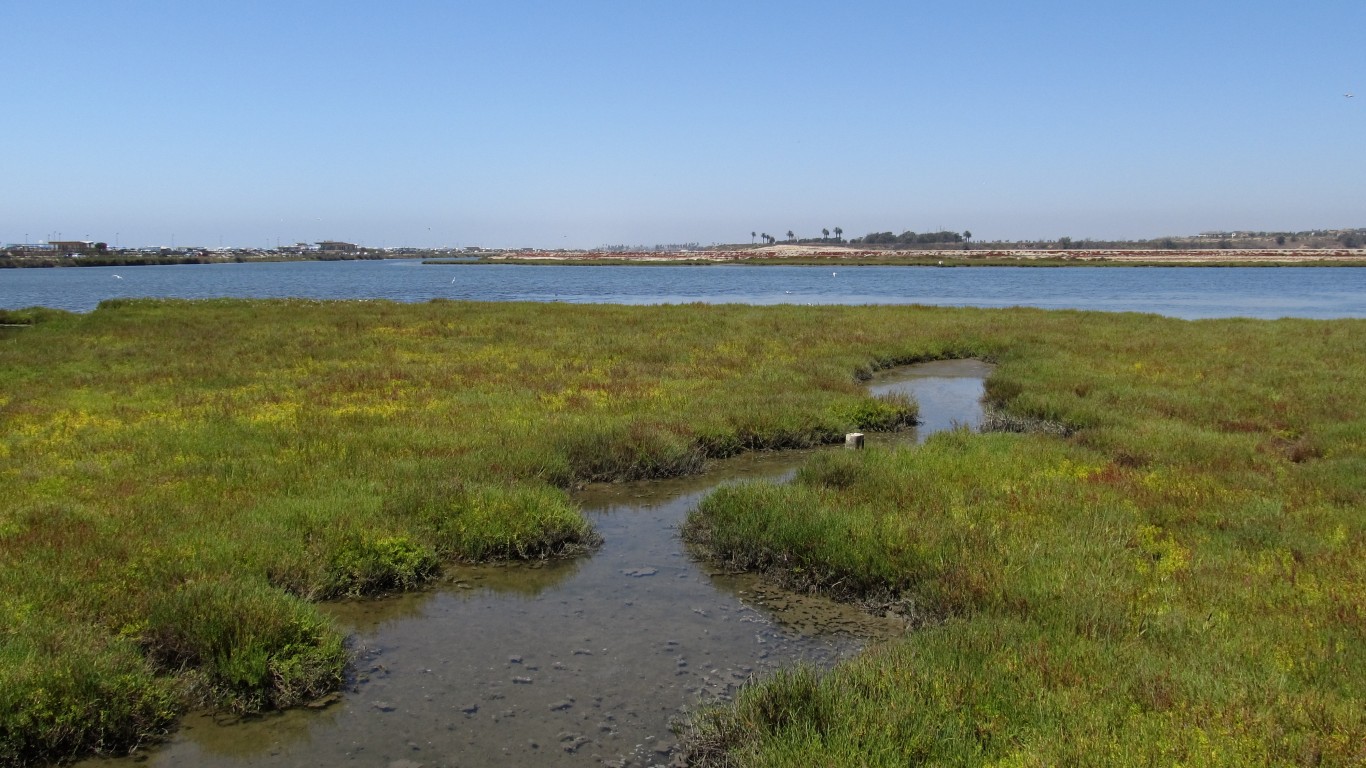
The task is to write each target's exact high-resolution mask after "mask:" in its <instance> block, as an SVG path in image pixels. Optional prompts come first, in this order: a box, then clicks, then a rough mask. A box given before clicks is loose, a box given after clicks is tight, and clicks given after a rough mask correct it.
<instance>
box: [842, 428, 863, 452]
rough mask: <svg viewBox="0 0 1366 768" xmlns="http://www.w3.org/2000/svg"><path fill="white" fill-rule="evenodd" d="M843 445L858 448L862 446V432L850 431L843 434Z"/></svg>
mask: <svg viewBox="0 0 1366 768" xmlns="http://www.w3.org/2000/svg"><path fill="white" fill-rule="evenodd" d="M844 447H845V448H853V449H855V450H859V449H862V448H863V433H862V432H850V433H849V434H847V435H845V436H844Z"/></svg>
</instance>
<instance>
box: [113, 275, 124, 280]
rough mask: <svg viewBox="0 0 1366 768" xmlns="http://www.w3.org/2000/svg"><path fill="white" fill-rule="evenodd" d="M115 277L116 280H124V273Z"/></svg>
mask: <svg viewBox="0 0 1366 768" xmlns="http://www.w3.org/2000/svg"><path fill="white" fill-rule="evenodd" d="M114 279H115V280H122V279H123V275H114Z"/></svg>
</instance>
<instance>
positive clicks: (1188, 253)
mask: <svg viewBox="0 0 1366 768" xmlns="http://www.w3.org/2000/svg"><path fill="white" fill-rule="evenodd" d="M495 258H500V259H507V260H518V261H585V260H611V261H636V262H655V263H668V262H679V261H691V262H697V261H713V262H728V261H741V260H745V261H753V260H765V259H767V260H772V261H775V262H782V261H801V262H810V261H878V262H883V263H888V262H896V261H898V260H903V259H904V260H906V261H912V262H923V261H925V260H929V259H933V260H936V261H944V262H952V263H962V264H971V263H973V262H975V261H994V262H999V261H1010V260H1015V261H1037V260H1049V261H1057V260H1061V261H1078V262H1083V263H1084V262H1117V263H1124V262H1136V263H1144V264H1154V263H1156V264H1174V265H1175V264H1221V263H1222V264H1248V263H1265V264H1296V263H1323V262H1352V263H1354V262H1363V261H1366V249H1303V250H1288V249H1243V248H1229V249H1214V248H1209V249H1184V250H1091V249H1069V250H994V249H990V248H980V249H976V248H975V249H973V250H966V251H965V250H904V251H903V250H874V249H862V248H856V247H843V246H820V245H769V246H764V247H762V248H746V249H743V250H734V251H711V250H708V251H682V252H671V253H655V252H639V251H632V252H609V251H572V252H570V251H554V252H547V251H519V252H508V253H504V254H502V255H501V256H498V257H495Z"/></svg>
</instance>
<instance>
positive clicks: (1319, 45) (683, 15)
mask: <svg viewBox="0 0 1366 768" xmlns="http://www.w3.org/2000/svg"><path fill="white" fill-rule="evenodd" d="M0 27H3V28H4V29H5V30H6V40H5V48H6V54H7V55H6V57H5V59H6V65H5V66H6V71H7V76H6V77H4V78H0V103H3V104H4V105H5V108H6V115H5V119H4V120H3V122H2V123H0V126H3V127H0V142H2V143H3V145H4V146H5V147H6V151H5V152H4V153H3V154H0V172H2V173H3V178H4V179H5V180H6V182H7V183H6V184H4V185H3V189H2V190H0V242H23V241H30V242H36V241H38V240H45V239H49V238H50V237H54V236H56V234H57V233H60V234H61V236H62V237H64V238H66V239H96V240H106V241H108V242H110V243H111V244H115V243H117V244H119V245H123V246H125V247H126V246H132V245H164V244H169V243H171V242H172V241H175V242H177V243H180V244H195V245H200V246H206V247H214V246H217V245H220V244H221V245H232V246H244V247H251V246H274V245H275V244H276V243H277V242H279V243H284V244H287V243H292V242H294V241H316V240H321V239H340V240H348V241H353V242H359V243H362V244H364V245H370V246H402V245H409V246H418V247H430V246H451V245H454V246H464V245H476V244H477V245H484V246H489V247H521V246H533V247H542V248H557V247H572V248H579V247H594V246H598V245H603V244H610V243H645V244H649V243H664V242H700V243H704V244H705V243H710V242H748V238H749V233H750V232H751V231H767V232H770V233H777V234H781V233H785V232H786V231H787V230H789V229H791V230H793V231H795V232H796V233H797V235H798V236H814V235H818V234H819V231H820V229H821V228H822V227H826V228H831V229H833V228H834V227H835V226H840V227H842V228H843V230H844V232H845V235H846V236H851V237H852V236H858V235H862V234H864V233H865V232H868V231H873V230H889V229H890V230H896V231H900V230H902V229H913V230H916V231H930V230H939V229H951V230H955V231H962V230H964V229H970V230H972V232H973V234H974V238H975V239H980V240H992V239H1052V238H1057V237H1061V236H1064V235H1066V236H1071V237H1073V238H1078V239H1080V238H1148V237H1160V236H1164V235H1174V234H1193V233H1196V232H1199V231H1206V230H1213V229H1228V230H1234V229H1255V230H1306V229H1316V228H1345V227H1359V226H1366V216H1364V215H1363V214H1364V213H1366V211H1363V201H1366V141H1363V136H1366V57H1363V56H1362V54H1361V45H1360V39H1361V30H1363V29H1366V4H1363V3H1361V2H1360V0H1323V1H1321V2H1315V3H1308V4H1306V3H1298V4H1285V3H1280V2H1270V1H1268V0H1256V1H1254V2H1236V3H1235V2H1223V1H1219V2H1208V3H1185V2H1169V1H1166V0H1163V1H1161V2H1153V3H1145V4H1126V5H1124V6H1123V7H1113V4H1097V3H1083V2H1042V3H1031V4H1019V3H1006V2H965V3H954V4H942V5H941V4H928V3H905V2H853V3H847V4H835V3H818V2H802V1H796V2H782V3H778V2H753V3H744V4H734V3H722V2H695V3H686V4H684V3H675V4H667V5H666V4H662V3H659V4H657V3H631V4H628V3H620V2H616V3H608V2H594V1H592V0H588V1H586V2H583V3H574V4H568V3H565V4H560V3H549V2H525V1H516V0H515V1H513V2H505V3H497V4H477V3H440V2H429V1H425V0H422V1H414V2H407V3H401V4H380V3H325V2H317V1H314V0H310V1H308V2H286V3H262V2H241V3H222V4H200V3H165V2H146V1H145V0H132V1H131V2H125V3H117V4H115V3H102V2H93V1H92V2H73V1H71V0H52V1H50V2H41V3H38V2H13V3H6V4H4V5H3V6H0ZM1348 93H1357V94H1358V95H1357V96H1356V97H1355V98H1348V97H1347V96H1346V94H1348Z"/></svg>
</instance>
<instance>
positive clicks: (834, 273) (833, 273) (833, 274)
mask: <svg viewBox="0 0 1366 768" xmlns="http://www.w3.org/2000/svg"><path fill="white" fill-rule="evenodd" d="M838 274H839V273H838V272H831V273H830V276H831V277H834V276H835V275H838Z"/></svg>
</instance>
